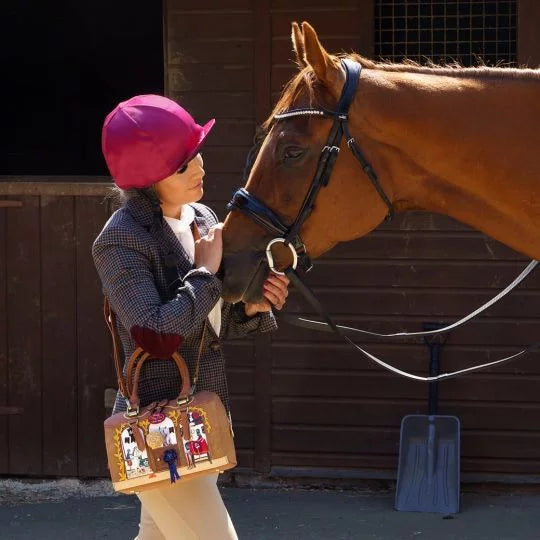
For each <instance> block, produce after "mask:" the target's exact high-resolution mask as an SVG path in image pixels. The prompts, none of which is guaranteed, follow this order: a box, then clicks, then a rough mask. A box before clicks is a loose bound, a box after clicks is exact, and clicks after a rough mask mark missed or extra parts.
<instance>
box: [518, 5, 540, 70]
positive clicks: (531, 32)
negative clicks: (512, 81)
mask: <svg viewBox="0 0 540 540" xmlns="http://www.w3.org/2000/svg"><path fill="white" fill-rule="evenodd" d="M517 7H518V9H517V24H518V29H517V56H518V63H519V65H524V66H528V67H531V68H535V67H538V66H540V50H539V48H538V25H539V24H540V4H538V1H537V0H518V6H517Z"/></svg>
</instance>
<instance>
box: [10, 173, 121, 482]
mask: <svg viewBox="0 0 540 540" xmlns="http://www.w3.org/2000/svg"><path fill="white" fill-rule="evenodd" d="M12 180H16V179H12ZM47 180H48V179H47V178H40V182H39V183H35V184H34V183H30V184H26V183H7V182H0V413H1V412H4V413H9V414H0V474H8V473H9V474H12V475H22V476H26V475H30V476H83V477H93V476H105V475H107V469H106V463H105V451H104V445H103V441H102V437H101V433H102V431H103V420H104V418H105V415H106V410H105V404H104V392H105V389H106V388H114V387H115V386H116V382H115V376H114V370H113V364H112V357H111V354H110V344H109V338H108V336H107V335H106V333H105V326H104V322H103V319H102V317H101V316H100V312H101V303H102V300H101V298H102V297H101V287H100V284H99V279H98V276H97V273H96V271H95V269H94V264H93V262H92V258H91V253H90V247H91V245H92V242H93V240H94V238H95V237H96V235H97V234H98V232H99V231H100V230H101V228H102V227H103V225H104V223H105V221H106V220H107V217H108V215H109V205H108V203H107V201H105V200H104V194H105V188H104V187H103V185H99V184H82V183H69V184H60V183H54V182H47ZM51 180H54V179H51ZM93 180H96V181H97V180H102V181H103V180H105V179H103V178H102V179H99V178H94V179H93ZM73 181H74V182H76V181H77V179H73ZM2 406H4V407H9V408H6V409H4V410H3V411H2Z"/></svg>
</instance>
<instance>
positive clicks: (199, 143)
mask: <svg viewBox="0 0 540 540" xmlns="http://www.w3.org/2000/svg"><path fill="white" fill-rule="evenodd" d="M215 123H216V119H215V118H212V120H209V121H208V122H206V124H204V126H202V127H201V131H200V132H199V140H198V141H197V144H196V145H195V148H194V149H193V152H191V154H190V155H189V157H188V158H187V159H185V160H184V161H183V163H181V164H180V166H179V167H178V169H181V168H182V167H183V166H184V165H187V164H188V163H189V162H190V161H191V160H192V159H193V158H194V157H195V156H196V155H197V154H198V153H199V152H200V151H201V148H202V146H203V145H204V141H205V140H206V137H207V136H208V134H209V133H210V131H211V130H212V128H213V127H214V124H215Z"/></svg>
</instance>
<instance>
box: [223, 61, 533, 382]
mask: <svg viewBox="0 0 540 540" xmlns="http://www.w3.org/2000/svg"><path fill="white" fill-rule="evenodd" d="M341 63H342V67H343V69H344V71H345V84H344V86H343V90H342V92H341V97H340V99H339V101H338V104H337V107H336V110H335V111H328V110H326V109H322V108H321V109H315V108H299V109H291V110H288V111H283V112H280V113H278V114H276V115H274V117H273V120H275V121H279V120H286V119H288V118H294V117H301V116H303V117H305V116H315V117H321V118H332V119H333V124H332V127H331V129H330V134H329V136H328V139H327V142H326V144H325V146H324V147H323V149H322V151H321V155H320V157H319V162H318V164H317V169H316V172H315V176H314V177H313V180H312V182H311V185H310V187H309V189H308V192H307V194H306V196H305V197H304V200H303V202H302V205H301V207H300V210H299V211H298V214H297V216H296V219H295V220H294V222H293V223H292V225H286V224H285V223H283V221H282V220H281V219H280V217H279V216H278V215H277V214H276V213H275V212H274V211H273V210H272V209H271V208H269V207H268V206H267V205H266V204H265V203H263V202H262V201H260V200H258V199H257V198H256V197H254V196H253V195H251V193H249V192H248V191H247V190H246V189H245V188H240V189H238V190H237V191H236V192H235V193H234V194H233V197H232V199H231V201H230V202H229V203H228V205H227V209H228V210H229V211H240V212H242V213H243V214H245V215H247V216H248V217H249V218H251V219H252V220H253V221H255V222H256V223H258V224H259V225H260V226H261V227H262V228H263V229H265V230H266V231H268V232H270V233H271V234H272V235H275V238H273V239H272V240H270V242H268V244H267V247H266V258H267V261H268V266H269V268H270V270H271V271H272V272H274V273H276V274H281V275H286V276H287V277H288V278H289V280H290V281H291V282H292V283H293V285H294V286H295V288H296V289H297V290H298V291H299V292H300V293H301V294H302V296H304V298H305V299H306V300H307V301H308V302H309V304H310V305H311V306H312V307H313V308H314V309H315V310H316V312H317V313H318V314H319V315H320V316H321V317H322V318H323V320H324V322H321V321H313V320H310V319H305V318H302V317H294V316H291V315H288V314H282V315H280V317H279V318H280V320H284V321H285V322H287V323H289V324H293V325H296V326H301V327H304V328H310V329H312V330H320V331H326V332H334V333H335V334H336V335H338V336H339V337H341V338H342V339H344V340H345V341H346V342H347V343H349V344H350V345H352V346H353V347H354V348H355V349H357V350H358V351H359V352H361V353H362V354H363V355H364V356H365V357H367V358H368V359H370V360H372V361H373V362H375V363H377V364H378V365H380V366H382V367H384V368H385V369H387V370H389V371H392V372H393V373H396V374H398V375H401V376H403V377H406V378H409V379H413V380H418V381H426V382H434V381H437V380H440V379H448V378H451V377H456V376H458V375H462V374H464V373H469V372H472V371H478V370H480V369H485V368H488V367H491V366H495V365H498V364H502V363H505V362H508V361H510V360H513V359H515V358H518V357H520V356H522V355H524V354H525V353H527V352H529V351H531V350H533V349H537V348H539V347H540V343H534V344H532V345H529V346H527V347H525V348H524V349H522V350H521V351H519V352H517V353H515V354H513V355H510V356H507V357H505V358H501V359H499V360H495V361H492V362H488V363H484V364H479V365H475V366H472V367H469V368H465V369H461V370H458V371H453V372H450V373H441V374H440V375H437V376H430V377H421V376H418V375H415V374H412V373H408V372H406V371H403V370H400V369H398V368H396V367H394V366H392V365H390V364H388V363H387V362H385V361H383V360H381V359H380V358H377V357H376V356H374V355H372V354H371V353H369V352H368V351H366V350H364V349H363V348H361V347H360V346H358V345H357V344H356V343H354V342H353V341H352V340H351V339H350V338H349V337H348V336H347V335H346V332H353V333H361V334H364V335H371V336H377V337H384V338H394V337H406V336H422V335H428V334H438V333H443V332H448V331H450V330H451V329H453V328H456V327H458V326H460V325H462V324H464V323H465V322H467V321H468V320H470V319H472V318H473V317H475V316H476V315H478V314H479V313H481V312H482V311H484V310H486V309H487V308H488V307H490V306H492V305H493V304H494V303H496V302H497V301H499V300H500V299H501V298H503V297H504V296H505V295H506V294H508V293H509V292H510V291H511V290H512V289H514V288H515V287H516V286H517V285H518V284H519V283H521V281H523V279H525V277H527V276H528V275H529V273H530V272H532V270H533V269H534V268H535V267H536V265H537V264H538V261H536V260H532V261H531V262H530V263H529V265H528V266H527V267H526V268H525V269H524V270H523V271H522V272H521V274H520V275H519V276H518V277H517V278H516V279H515V280H514V281H512V283H510V284H509V285H508V286H507V287H506V288H505V289H504V290H503V291H501V292H500V293H499V294H498V295H496V296H495V297H494V298H492V299H491V300H490V301H488V302H487V303H486V304H484V305H483V306H481V307H479V308H478V309H476V310H474V311H473V312H472V313H470V314H469V315H467V316H466V317H463V318H462V319H460V320H459V321H457V322H455V323H453V324H450V325H448V326H445V327H444V328H440V329H437V330H429V331H424V332H396V333H389V334H380V333H376V332H371V331H368V330H360V329H357V328H350V327H347V326H342V325H337V324H336V323H335V322H334V321H333V320H332V318H331V317H330V316H329V315H328V313H327V312H326V311H325V310H324V308H323V307H322V305H321V304H320V302H319V301H318V300H317V298H316V297H315V295H314V294H313V292H312V291H311V289H310V288H309V287H308V286H307V285H306V284H305V283H304V282H303V281H302V279H301V278H300V276H299V275H298V273H297V272H296V269H297V267H298V268H300V269H301V270H303V271H304V272H308V271H309V270H311V268H312V267H313V265H312V262H311V259H310V257H309V254H308V253H307V250H306V246H305V245H304V243H303V242H302V239H301V237H300V228H301V227H302V224H303V223H304V222H305V221H306V219H307V218H308V217H309V215H310V214H311V212H312V210H313V208H314V205H315V199H316V197H317V195H318V193H319V191H320V190H321V188H322V187H325V186H327V185H328V182H329V181H330V176H331V174H332V170H333V168H334V165H335V162H336V160H337V157H338V155H339V152H340V143H341V138H342V137H344V138H345V140H346V142H347V146H348V148H349V150H350V151H351V152H352V154H353V155H354V157H355V158H356V159H357V160H358V161H359V162H360V164H361V166H362V170H363V171H364V173H365V174H366V175H367V177H368V178H369V180H370V181H371V183H372V184H373V187H374V188H375V190H376V191H377V193H378V194H379V196H380V197H381V199H382V200H383V201H384V203H385V204H386V206H387V207H388V214H387V219H391V218H392V217H393V209H392V203H391V201H390V199H389V198H388V196H387V195H386V193H385V191H384V189H383V188H382V186H381V185H380V183H379V180H378V177H377V175H376V173H375V171H374V170H373V168H372V167H371V165H370V164H369V163H368V161H367V160H366V158H365V157H364V155H363V153H362V151H361V150H360V148H359V147H358V145H357V143H356V141H355V140H354V137H352V135H351V133H350V130H349V125H348V119H349V116H348V115H349V108H350V106H351V103H352V101H353V99H354V96H355V94H356V89H357V87H358V82H359V78H360V73H361V69H362V67H361V65H360V64H359V63H357V62H354V61H352V60H350V59H341ZM257 146H258V145H256V146H255V147H254V148H253V149H252V150H251V151H250V153H249V156H248V161H249V162H251V163H248V165H249V166H251V165H252V162H253V161H254V159H253V157H254V156H255V155H256V150H257V149H258V148H257ZM244 177H245V178H244V179H247V174H246V171H245V172H244ZM275 243H283V244H284V245H285V246H288V247H289V249H290V250H291V254H292V257H293V262H292V264H291V266H289V267H288V268H287V269H285V270H284V271H283V272H281V271H279V270H277V269H276V268H275V266H274V260H273V256H272V246H273V245H274V244H275Z"/></svg>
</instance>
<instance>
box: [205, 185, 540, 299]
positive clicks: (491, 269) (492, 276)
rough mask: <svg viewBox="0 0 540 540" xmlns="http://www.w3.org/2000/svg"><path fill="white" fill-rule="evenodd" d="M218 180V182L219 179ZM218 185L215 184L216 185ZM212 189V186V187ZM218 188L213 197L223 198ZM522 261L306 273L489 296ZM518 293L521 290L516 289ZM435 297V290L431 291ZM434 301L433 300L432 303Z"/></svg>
mask: <svg viewBox="0 0 540 540" xmlns="http://www.w3.org/2000/svg"><path fill="white" fill-rule="evenodd" d="M220 181H221V180H220ZM216 184H217V182H216ZM211 187H213V186H211ZM224 191H225V190H223V193H222V191H221V190H220V191H219V192H218V189H217V186H216V188H214V189H212V191H211V193H212V195H214V194H216V195H224V194H225V193H224ZM525 265H526V264H525V263H524V262H519V261H516V262H502V263H499V262H498V261H477V262H468V261H444V262H439V261H437V260H424V261H421V260H420V261H414V260H413V261H403V260H381V259H378V260H373V259H371V260H369V259H367V260H359V259H356V260H355V259H346V260H339V259H320V260H319V261H317V263H316V264H315V266H314V267H313V270H312V271H311V272H309V273H308V274H306V282H307V283H308V284H309V285H310V286H311V287H317V286H319V287H324V286H326V287H332V286H334V285H340V286H342V287H362V286H363V287H387V288H396V289H399V288H401V287H425V288H434V289H437V288H438V287H448V288H467V289H470V288H482V289H492V292H491V294H493V295H495V293H496V292H498V291H499V290H501V289H503V288H504V287H506V286H507V285H509V284H510V283H511V282H512V281H513V280H514V279H515V278H516V277H517V276H518V275H519V274H520V273H521V271H522V270H523V269H524V268H525ZM521 287H523V288H524V290H525V289H526V290H537V289H538V288H540V271H538V270H537V271H535V272H532V273H531V274H530V275H529V276H528V277H527V278H526V280H525V281H524V282H523V285H522V286H521ZM518 290H521V288H520V289H518ZM432 293H433V298H434V299H435V298H437V294H438V293H437V291H436V290H434V291H432ZM435 301H436V300H435Z"/></svg>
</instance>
